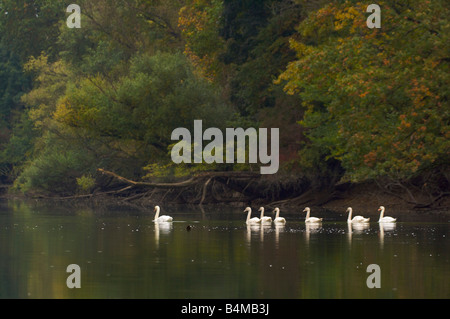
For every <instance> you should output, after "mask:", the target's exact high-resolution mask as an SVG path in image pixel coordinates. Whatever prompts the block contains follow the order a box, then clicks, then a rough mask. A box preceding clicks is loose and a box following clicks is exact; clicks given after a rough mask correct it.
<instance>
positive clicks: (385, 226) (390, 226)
mask: <svg viewBox="0 0 450 319" xmlns="http://www.w3.org/2000/svg"><path fill="white" fill-rule="evenodd" d="M378 226H379V229H380V231H379V233H378V236H379V238H380V246H381V248H383V245H384V232H385V231H386V232H391V231H394V230H395V228H396V227H397V223H378Z"/></svg>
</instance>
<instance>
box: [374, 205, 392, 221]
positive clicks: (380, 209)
mask: <svg viewBox="0 0 450 319" xmlns="http://www.w3.org/2000/svg"><path fill="white" fill-rule="evenodd" d="M378 211H379V212H380V219H378V222H379V223H395V222H396V221H397V218H392V217H389V216H386V217H383V216H384V206H380V208H378Z"/></svg>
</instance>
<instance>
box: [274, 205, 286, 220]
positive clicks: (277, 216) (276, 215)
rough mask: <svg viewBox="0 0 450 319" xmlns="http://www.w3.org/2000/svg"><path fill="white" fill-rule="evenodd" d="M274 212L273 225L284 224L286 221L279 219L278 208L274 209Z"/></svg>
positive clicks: (282, 218)
mask: <svg viewBox="0 0 450 319" xmlns="http://www.w3.org/2000/svg"><path fill="white" fill-rule="evenodd" d="M274 212H275V219H274V220H273V222H274V223H275V224H286V219H284V217H280V216H279V215H280V209H279V208H278V207H276V208H275V209H274Z"/></svg>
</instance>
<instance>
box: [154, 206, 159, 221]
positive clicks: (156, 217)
mask: <svg viewBox="0 0 450 319" xmlns="http://www.w3.org/2000/svg"><path fill="white" fill-rule="evenodd" d="M159 209H160V208H159V207H156V214H155V219H158V217H159Z"/></svg>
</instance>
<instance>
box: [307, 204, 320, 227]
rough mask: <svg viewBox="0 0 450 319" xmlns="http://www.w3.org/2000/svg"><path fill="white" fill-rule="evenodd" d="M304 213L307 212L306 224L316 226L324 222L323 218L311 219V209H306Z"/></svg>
mask: <svg viewBox="0 0 450 319" xmlns="http://www.w3.org/2000/svg"><path fill="white" fill-rule="evenodd" d="M303 212H306V218H305V223H310V224H316V223H320V222H321V221H322V218H317V217H309V214H310V212H311V209H310V208H309V207H306V208H305V209H304V210H303Z"/></svg>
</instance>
